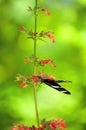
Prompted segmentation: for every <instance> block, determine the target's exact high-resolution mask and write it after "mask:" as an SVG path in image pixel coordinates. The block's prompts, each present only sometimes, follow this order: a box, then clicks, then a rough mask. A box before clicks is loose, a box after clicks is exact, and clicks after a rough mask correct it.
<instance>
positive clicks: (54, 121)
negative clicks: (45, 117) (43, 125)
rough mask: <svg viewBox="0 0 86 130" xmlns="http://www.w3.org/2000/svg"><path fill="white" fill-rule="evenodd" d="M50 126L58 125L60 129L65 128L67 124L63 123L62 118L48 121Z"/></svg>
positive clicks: (53, 127)
mask: <svg viewBox="0 0 86 130" xmlns="http://www.w3.org/2000/svg"><path fill="white" fill-rule="evenodd" d="M50 127H51V128H52V129H55V128H56V127H59V128H60V129H65V128H67V126H66V125H65V120H63V119H55V120H53V121H51V122H50Z"/></svg>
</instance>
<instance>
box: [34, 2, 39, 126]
mask: <svg viewBox="0 0 86 130" xmlns="http://www.w3.org/2000/svg"><path fill="white" fill-rule="evenodd" d="M37 4H38V0H35V10H34V14H35V27H34V32H35V33H36V32H37ZM36 42H37V39H36V35H35V38H34V75H36V61H35V59H36ZM36 95H37V94H36V84H35V83H34V103H35V112H36V121H37V126H38V128H39V114H38V106H37V97H36Z"/></svg>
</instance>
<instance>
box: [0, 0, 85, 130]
mask: <svg viewBox="0 0 86 130" xmlns="http://www.w3.org/2000/svg"><path fill="white" fill-rule="evenodd" d="M34 1H35V0H0V129H1V130H10V129H11V127H12V126H13V124H15V123H17V124H19V123H20V124H25V125H27V126H31V125H32V124H36V121H35V110H34V101H33V99H34V98H33V89H32V88H30V87H27V88H25V89H22V88H21V87H19V86H18V83H16V82H15V76H16V74H18V73H21V74H25V75H26V76H29V75H31V74H32V73H33V66H32V64H31V63H30V64H28V65H25V64H24V59H25V58H26V57H27V56H29V55H31V54H32V53H33V41H32V40H28V39H27V35H25V34H24V33H22V32H20V31H19V26H25V27H26V28H28V29H34V15H33V14H32V13H31V12H28V11H27V6H29V5H30V6H32V7H34ZM39 3H40V4H41V6H43V7H45V8H46V9H47V10H49V11H50V12H51V16H47V15H46V14H44V13H40V14H39V16H38V31H40V30H45V31H48V30H50V31H54V32H55V39H56V43H55V44H52V43H51V41H49V40H48V39H46V41H47V42H46V43H45V42H42V41H38V43H37V56H38V57H40V58H44V59H45V58H46V59H47V58H51V59H53V61H54V62H55V63H56V64H57V68H52V66H50V65H46V66H45V67H44V68H41V67H40V68H38V71H39V70H40V71H41V70H44V72H45V73H48V74H53V75H54V76H55V77H56V79H65V80H66V79H67V80H72V84H66V83H64V84H62V85H63V86H64V87H65V88H66V89H68V90H69V91H71V93H72V94H71V96H69V95H65V94H62V93H60V92H57V91H55V90H54V89H52V88H50V87H47V86H46V85H42V86H41V87H39V88H38V89H37V99H38V108H39V115H40V120H42V119H43V118H46V119H47V120H49V119H54V118H63V119H65V120H66V125H67V126H68V130H86V92H85V91H86V81H85V80H86V0H60V1H59V0H53V1H52V0H39Z"/></svg>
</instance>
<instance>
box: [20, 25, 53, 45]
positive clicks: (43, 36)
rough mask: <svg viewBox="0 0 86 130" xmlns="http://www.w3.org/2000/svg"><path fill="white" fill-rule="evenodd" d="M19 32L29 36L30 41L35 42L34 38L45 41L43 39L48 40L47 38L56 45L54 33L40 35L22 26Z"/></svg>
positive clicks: (43, 32) (42, 32)
mask: <svg viewBox="0 0 86 130" xmlns="http://www.w3.org/2000/svg"><path fill="white" fill-rule="evenodd" d="M19 30H20V31H23V32H25V33H26V34H27V35H28V38H29V39H33V40H34V38H36V39H37V40H43V39H41V38H46V37H47V38H49V39H50V40H51V42H52V43H55V38H54V32H50V31H48V32H46V31H41V32H39V33H38V32H33V31H32V30H27V29H26V28H25V27H23V26H20V27H19ZM35 36H36V37H35Z"/></svg>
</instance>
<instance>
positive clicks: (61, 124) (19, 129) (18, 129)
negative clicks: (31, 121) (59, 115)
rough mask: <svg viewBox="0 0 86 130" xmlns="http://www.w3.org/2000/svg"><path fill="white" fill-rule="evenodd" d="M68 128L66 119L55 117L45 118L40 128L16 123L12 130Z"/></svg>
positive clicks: (61, 129) (55, 129)
mask: <svg viewBox="0 0 86 130" xmlns="http://www.w3.org/2000/svg"><path fill="white" fill-rule="evenodd" d="M65 128H67V126H66V125H65V120H63V119H55V120H51V121H46V120H43V121H42V124H41V125H40V127H39V128H37V127H36V126H32V127H26V126H25V125H22V126H21V125H14V126H13V128H12V129H11V130H58V129H59V130H63V129H65Z"/></svg>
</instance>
